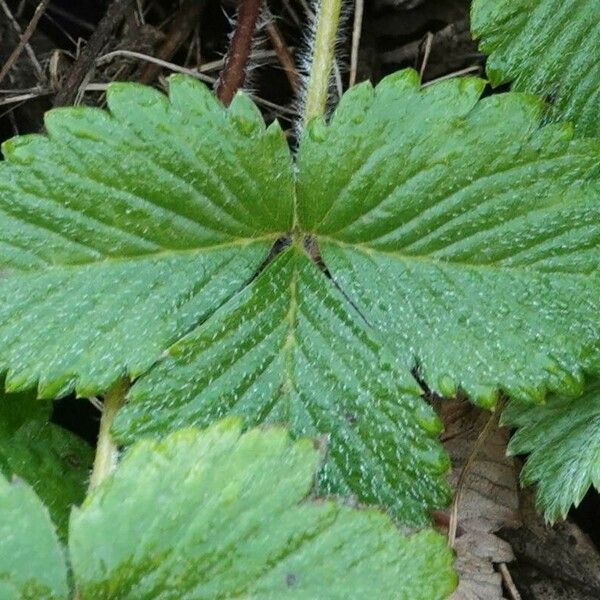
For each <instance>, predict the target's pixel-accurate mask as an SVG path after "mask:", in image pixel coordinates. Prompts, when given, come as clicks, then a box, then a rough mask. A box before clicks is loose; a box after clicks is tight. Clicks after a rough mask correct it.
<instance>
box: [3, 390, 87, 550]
mask: <svg viewBox="0 0 600 600" xmlns="http://www.w3.org/2000/svg"><path fill="white" fill-rule="evenodd" d="M51 409H52V406H51V403H49V402H43V401H39V400H36V399H35V398H34V397H33V396H32V394H30V393H27V394H16V395H14V396H9V395H5V394H4V393H2V392H0V473H2V474H3V475H4V476H5V477H7V478H11V477H13V476H17V477H19V478H20V479H23V480H24V481H27V482H28V484H29V485H31V487H32V489H33V490H34V492H35V493H36V494H37V495H38V497H39V498H40V500H41V501H42V502H43V503H44V505H45V506H46V507H47V508H48V510H49V512H50V515H51V517H52V521H53V523H54V524H55V525H56V527H57V530H58V532H59V534H60V536H61V538H62V539H66V537H67V527H68V522H69V515H70V512H71V506H72V505H77V504H80V503H81V501H82V500H83V498H84V497H85V492H86V488H87V481H88V475H89V470H90V468H91V465H92V461H93V451H92V448H91V447H90V446H89V445H88V444H87V443H86V442H84V441H83V440H82V439H80V438H79V437H78V436H76V435H75V434H73V433H71V432H70V431H67V430H65V429H63V428H62V427H59V426H58V425H55V424H54V423H51V422H50V416H51V414H50V413H51Z"/></svg>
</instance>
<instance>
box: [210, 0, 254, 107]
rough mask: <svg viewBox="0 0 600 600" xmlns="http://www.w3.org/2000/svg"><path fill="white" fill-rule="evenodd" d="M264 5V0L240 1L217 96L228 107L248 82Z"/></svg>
mask: <svg viewBox="0 0 600 600" xmlns="http://www.w3.org/2000/svg"><path fill="white" fill-rule="evenodd" d="M262 5H263V0H240V5H239V10H238V20H237V25H236V28H235V31H234V32H233V37H232V38H231V44H230V45H229V50H228V52H227V60H226V61H225V68H224V69H223V71H222V73H221V76H220V77H219V83H218V85H217V96H218V97H219V99H220V100H221V102H222V103H223V104H225V105H226V106H228V105H229V104H231V101H232V100H233V97H234V96H235V93H236V92H237V91H238V90H239V89H240V88H241V87H242V86H243V85H244V82H245V81H246V66H247V64H248V58H249V57H250V51H251V50H252V38H253V37H254V31H255V30H256V23H257V21H258V17H259V16H260V11H261V9H262Z"/></svg>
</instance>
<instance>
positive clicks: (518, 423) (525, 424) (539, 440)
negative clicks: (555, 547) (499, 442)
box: [502, 381, 600, 522]
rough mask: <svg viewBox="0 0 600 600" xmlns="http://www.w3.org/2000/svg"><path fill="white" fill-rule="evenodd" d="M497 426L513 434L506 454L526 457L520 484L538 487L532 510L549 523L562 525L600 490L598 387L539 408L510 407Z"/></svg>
mask: <svg viewBox="0 0 600 600" xmlns="http://www.w3.org/2000/svg"><path fill="white" fill-rule="evenodd" d="M502 420H503V422H504V424H506V425H508V426H510V427H515V428H516V429H517V431H516V432H515V434H514V436H513V437H512V438H511V440H510V445H509V447H508V449H509V452H510V453H511V454H525V453H530V455H529V457H528V458H527V461H526V462H525V467H524V468H523V470H522V472H521V481H522V482H523V483H524V484H525V485H531V484H536V485H537V490H536V497H537V505H538V507H539V508H540V510H541V511H542V512H543V513H544V516H545V517H546V519H547V520H548V521H550V522H554V521H556V520H557V519H564V518H565V517H566V516H567V513H568V512H569V510H570V509H571V507H572V506H578V505H579V503H580V502H581V501H582V500H583V497H584V496H585V494H586V493H587V491H588V490H589V489H590V487H591V486H594V487H595V488H596V489H597V490H600V383H599V382H598V381H594V382H591V383H590V384H589V385H588V386H587V389H586V391H585V394H584V395H583V396H580V397H579V398H568V397H564V396H558V397H551V398H549V399H548V402H547V403H545V404H543V405H540V406H523V405H522V404H521V403H516V402H513V403H511V404H509V405H508V407H507V409H506V410H505V411H504V413H503V416H502Z"/></svg>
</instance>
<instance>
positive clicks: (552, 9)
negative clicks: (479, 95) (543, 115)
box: [471, 0, 600, 137]
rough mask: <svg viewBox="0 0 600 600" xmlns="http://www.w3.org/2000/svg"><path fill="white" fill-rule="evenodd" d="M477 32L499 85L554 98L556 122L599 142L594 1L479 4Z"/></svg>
mask: <svg viewBox="0 0 600 600" xmlns="http://www.w3.org/2000/svg"><path fill="white" fill-rule="evenodd" d="M471 20H472V31H473V35H474V37H476V38H479V39H480V48H481V50H482V51H483V52H485V53H486V54H488V55H489V58H488V61H487V73H488V76H489V78H490V80H491V82H492V84H494V85H501V84H502V83H507V82H510V81H512V82H513V89H515V90H519V91H526V92H531V93H534V94H540V95H542V96H544V97H550V104H551V106H550V110H549V113H550V116H551V118H552V120H554V121H562V120H569V121H573V123H574V124H575V127H576V129H577V132H578V134H579V135H582V136H586V135H587V136H590V137H591V136H598V135H599V134H600V126H599V125H598V118H597V114H598V109H599V108H600V67H599V66H598V62H597V60H596V57H597V56H598V55H599V54H600V28H598V23H599V22H600V7H599V6H598V3H597V2H595V1H594V0H578V1H577V2H571V3H569V4H566V3H564V2H560V1H558V0H517V1H516V2H514V1H512V0H474V1H473V4H472V8H471Z"/></svg>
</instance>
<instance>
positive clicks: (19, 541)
mask: <svg viewBox="0 0 600 600" xmlns="http://www.w3.org/2000/svg"><path fill="white" fill-rule="evenodd" d="M67 594H68V587H67V569H66V565H65V561H64V557H63V553H62V549H61V546H60V543H59V541H58V537H57V536H56V532H55V530H54V526H53V524H52V522H51V520H50V516H49V514H48V511H47V509H46V508H45V507H44V505H43V504H42V503H41V502H40V500H39V498H38V497H37V496H36V495H35V492H34V491H33V490H32V489H31V488H30V487H29V486H28V485H27V484H25V483H23V482H22V481H21V480H18V479H17V480H14V481H13V482H12V483H9V482H8V481H7V480H6V479H5V478H4V477H3V476H2V475H0V598H2V600H13V599H14V600H59V599H60V600H66V598H67Z"/></svg>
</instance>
